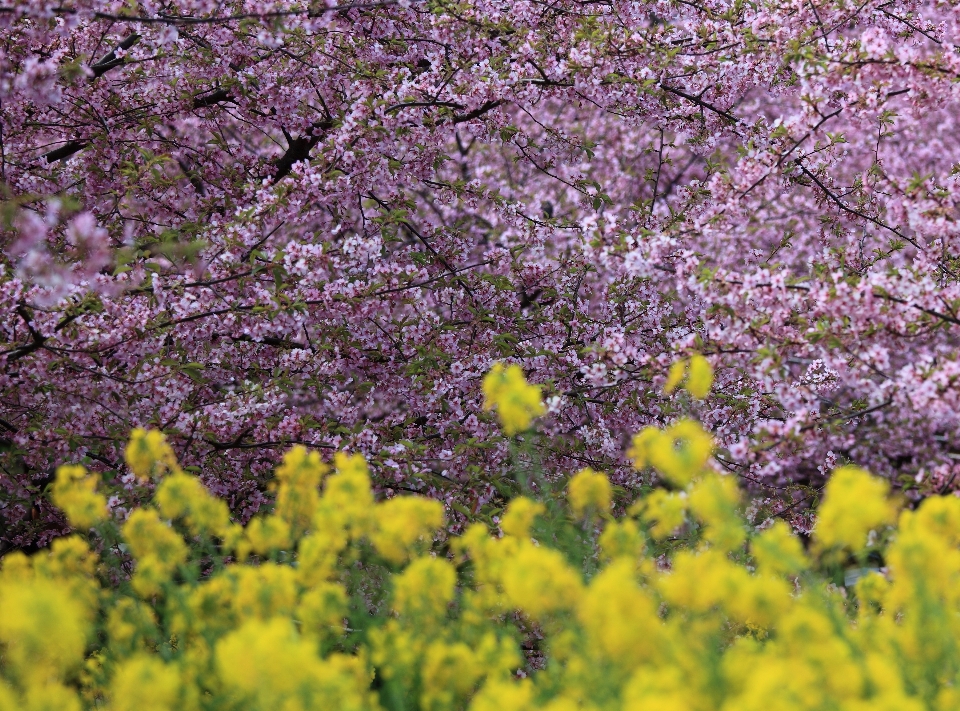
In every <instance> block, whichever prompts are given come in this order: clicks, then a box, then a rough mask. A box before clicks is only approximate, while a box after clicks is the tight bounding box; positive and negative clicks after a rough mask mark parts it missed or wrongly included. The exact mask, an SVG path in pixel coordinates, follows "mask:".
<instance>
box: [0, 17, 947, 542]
mask: <svg viewBox="0 0 960 711" xmlns="http://www.w3.org/2000/svg"><path fill="white" fill-rule="evenodd" d="M958 37H960V3H958V2H956V0H863V1H862V2H856V3H854V2H851V1H850V0H803V1H800V0H792V1H785V0H756V1H753V2H742V1H741V0H710V1H709V2H686V1H680V0H629V1H628V0H609V1H607V2H601V3H584V2H580V1H579V0H558V1H557V2H551V3H549V4H547V5H544V4H543V3H542V2H538V1H536V0H516V1H514V0H469V1H461V0H403V1H397V2H394V1H393V0H386V1H383V2H381V1H377V2H346V1H343V2H339V3H333V2H328V3H323V2H312V1H310V2H307V1H306V0H223V1H221V2H211V1H210V0H166V1H165V2H163V3H156V2H122V1H121V0H71V1H70V2H55V1H53V0H30V1H29V2H12V3H10V2H8V3H6V4H5V5H4V6H3V7H0V195H2V198H3V202H2V205H0V467H2V472H3V473H2V476H0V530H2V533H0V547H2V549H3V550H6V549H9V548H12V547H17V546H36V545H44V544H45V543H47V542H49V540H51V539H52V538H53V537H54V536H56V535H59V534H60V533H62V532H63V531H64V530H65V522H64V520H63V519H62V517H61V516H60V514H59V513H58V511H57V510H56V509H55V508H54V507H53V506H52V505H51V504H50V502H49V500H48V499H47V498H45V497H44V496H43V491H44V489H45V488H46V487H47V486H48V485H49V484H51V483H52V481H53V478H54V471H53V469H54V467H53V465H52V463H53V462H59V461H80V462H82V463H83V464H84V465H85V466H87V467H88V468H91V469H95V470H96V471H98V472H100V473H101V474H103V476H104V477H105V479H106V480H107V481H108V482H109V483H110V484H111V485H114V489H116V490H117V493H114V494H113V495H114V496H117V497H118V498H119V501H115V502H113V504H111V505H112V506H113V507H114V508H117V507H119V508H123V509H129V508H131V507H134V506H136V505H137V504H139V503H141V502H142V501H143V500H144V497H145V496H146V493H145V492H142V491H140V490H139V489H138V488H137V485H136V481H135V477H133V475H132V472H131V470H130V469H129V467H128V466H127V464H126V462H125V460H124V458H123V444H124V442H125V441H126V437H127V434H128V433H129V431H131V430H132V429H134V428H137V427H141V428H144V429H150V428H152V429H157V430H161V431H163V433H164V434H165V435H166V436H167V437H168V440H169V442H170V443H171V446H172V447H173V448H174V450H175V452H176V453H177V456H178V458H179V460H180V461H181V462H182V463H183V466H184V467H185V468H188V469H189V471H192V472H196V473H198V474H199V475H200V477H201V478H202V480H203V483H204V485H205V486H207V487H209V488H210V489H211V490H213V491H215V493H216V494H217V495H218V496H221V497H222V498H223V499H224V500H225V501H226V502H227V503H228V505H229V507H230V510H231V512H232V513H233V514H235V515H237V516H238V517H239V518H238V520H241V521H246V520H248V519H249V518H250V517H251V516H253V515H254V514H255V513H256V512H257V511H258V510H259V508H260V507H261V506H262V505H264V504H265V503H266V502H268V501H269V500H270V492H269V490H268V484H269V482H270V479H271V476H270V473H271V472H272V471H273V469H274V467H275V466H276V465H277V464H278V463H279V460H280V456H281V453H282V452H284V451H286V450H287V449H289V448H290V447H291V446H293V445H295V444H302V445H305V446H309V447H312V448H315V449H319V450H322V451H326V452H332V451H336V450H340V449H345V448H347V449H350V450H351V451H357V452H361V453H363V454H364V456H365V457H366V459H367V461H368V462H369V464H370V469H371V472H372V476H373V481H374V486H375V489H376V490H377V491H378V492H383V493H391V492H395V491H401V490H406V489H413V490H415V491H419V492H422V493H424V494H427V495H430V496H432V497H434V498H436V499H438V500H443V501H448V500H452V499H456V503H457V505H458V507H460V508H462V509H465V510H467V511H485V510H487V509H489V508H490V507H491V506H495V505H496V498H497V495H498V491H497V479H498V477H500V476H502V475H503V474H504V472H506V471H507V469H509V467H510V448H511V445H510V441H509V440H510V438H509V436H507V437H504V434H505V433H504V431H503V430H502V429H501V428H499V427H497V426H496V422H495V420H494V419H493V418H492V417H491V416H490V414H489V413H488V412H485V411H484V408H483V401H484V393H483V392H482V387H481V379H482V377H483V374H484V373H486V372H487V371H488V370H489V369H490V367H491V366H492V365H493V363H495V362H498V361H501V360H502V361H505V362H506V363H509V364H512V365H516V366H518V367H520V368H522V369H523V371H524V372H525V373H527V374H528V375H529V377H530V378H531V381H532V382H533V383H535V384H536V385H538V386H540V387H542V389H543V394H544V396H545V398H546V401H545V407H546V409H547V411H548V413H547V416H546V417H545V418H544V420H543V424H542V428H541V432H540V436H539V438H538V440H537V442H535V443H533V446H534V447H535V448H536V449H537V452H538V454H539V456H541V457H542V458H543V460H544V461H545V463H546V464H547V466H548V468H549V469H550V470H551V471H557V472H560V471H567V470H570V469H572V468H574V467H578V466H583V465H589V466H592V467H593V468H594V469H596V470H598V471H601V470H602V471H605V472H607V473H608V474H609V476H610V478H611V480H612V481H613V482H614V483H615V484H616V485H617V486H621V487H625V488H628V489H630V490H631V491H632V492H633V493H634V495H636V494H638V493H639V492H640V491H641V490H642V489H643V487H644V486H646V485H648V484H649V483H650V481H649V480H647V479H644V478H643V477H642V476H640V475H638V474H637V473H636V472H635V470H634V469H633V468H632V467H631V465H630V463H629V462H628V461H627V460H626V459H625V458H624V457H623V456H622V455H623V451H624V449H625V444H626V442H627V440H628V439H629V438H630V437H631V436H632V434H633V433H635V432H637V431H639V430H641V429H642V428H643V427H646V426H652V427H663V426H666V425H668V424H669V423H670V422H672V421H673V420H675V419H676V418H677V417H679V416H683V415H695V416H696V417H697V418H698V419H699V420H700V421H702V422H703V423H704V425H705V426H706V427H707V429H709V430H710V431H711V433H712V434H713V436H714V437H715V439H716V441H717V442H718V444H719V446H720V447H721V449H722V450H723V451H722V453H721V455H722V460H721V461H722V462H723V466H725V467H727V468H728V469H729V470H730V471H732V472H736V473H738V474H740V475H741V481H742V482H744V483H748V484H749V486H750V487H751V488H753V489H754V490H756V491H758V492H763V493H764V495H765V496H766V497H767V498H768V499H769V500H768V501H767V502H765V503H764V504H763V507H764V508H765V509H767V510H769V511H770V512H771V513H777V514H782V515H784V516H786V517H789V518H790V519H791V522H792V523H793V524H795V525H798V526H801V527H803V526H804V525H807V524H808V523H809V519H808V518H804V517H803V516H802V515H801V514H803V511H804V510H805V509H807V508H809V506H810V504H811V502H813V501H814V500H815V499H816V492H817V490H818V488H819V486H820V485H821V484H822V483H823V481H824V479H825V477H826V476H827V474H828V473H829V471H830V470H831V469H832V468H833V467H834V466H836V465H842V464H846V463H851V462H856V463H859V464H861V465H863V466H867V467H869V468H870V469H871V470H872V471H875V472H876V473H877V474H878V475H879V476H882V477H884V478H887V479H888V480H894V481H895V482H896V483H897V484H898V485H899V486H901V487H903V488H905V489H908V490H909V491H910V492H913V493H911V496H913V495H926V494H930V493H937V492H946V491H948V490H951V489H954V488H956V487H957V486H958V484H960V476H958V475H960V460H958V454H957V451H956V448H955V442H956V440H957V437H958V435H960V415H958V413H960V385H958V384H960V377H958V376H960V359H958V354H957V337H956V335H955V329H956V328H957V327H958V324H960V277H958V273H960V266H958V265H960V248H958V243H957V242H958V234H960V232H958V227H957V224H958V223H957V218H958V214H960V189H958V180H960V172H958V171H957V169H956V166H957V165H958V164H960V142H958V140H957V136H958V135H960V130H958V126H957V121H958V118H957V117H958V116H960V110H958V105H960V84H958V83H957V81H956V78H957V76H958V72H960V59H958V57H960V53H958V51H957V47H958ZM955 250H956V251H955ZM695 351H696V352H699V353H701V354H703V356H704V358H705V361H698V360H693V359H692V355H691V354H692V353H693V352H695ZM681 356H682V357H685V358H688V360H687V361H685V363H686V365H687V368H686V369H684V372H683V373H681V372H680V370H681V369H682V368H680V367H679V366H678V370H674V371H673V372H671V371H670V364H671V363H673V362H674V361H676V359H677V358H678V357H681ZM707 365H708V366H709V367H710V368H711V369H713V370H715V371H716V374H717V380H718V385H717V388H716V389H715V392H714V394H713V395H712V396H710V397H708V398H705V399H697V398H696V397H693V398H692V400H691V398H689V397H687V395H688V394H693V391H692V390H691V391H683V392H685V393H687V394H682V393H681V392H680V391H677V390H675V389H674V388H667V391H668V392H665V390H664V388H663V385H664V384H665V383H668V382H669V383H670V384H671V385H673V384H675V381H676V380H677V378H681V380H682V379H683V378H684V377H686V378H688V379H689V380H690V382H691V384H694V385H695V383H696V382H697V379H698V378H700V377H702V374H703V373H704V372H706V369H705V366H707ZM694 389H696V388H695V387H694ZM520 411H522V407H521V410H520ZM521 424H522V421H521ZM124 487H125V488H124ZM120 489H123V491H119V490H120ZM799 501H802V502H804V503H802V504H799V505H798V503H797V502H799ZM458 510H459V509H454V511H458ZM451 516H453V517H455V518H456V517H459V516H460V514H458V513H451ZM464 521H465V519H459V518H458V521H457V523H458V524H462V523H463V522H464Z"/></svg>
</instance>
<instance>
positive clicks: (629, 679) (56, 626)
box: [0, 422, 960, 711]
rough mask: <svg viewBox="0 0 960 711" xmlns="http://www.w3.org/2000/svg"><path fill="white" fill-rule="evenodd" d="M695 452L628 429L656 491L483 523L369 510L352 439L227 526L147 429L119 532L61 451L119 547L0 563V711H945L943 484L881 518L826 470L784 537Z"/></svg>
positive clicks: (947, 648)
mask: <svg viewBox="0 0 960 711" xmlns="http://www.w3.org/2000/svg"><path fill="white" fill-rule="evenodd" d="M138 437H139V438H140V440H142V441H144V442H150V441H156V439H155V438H153V439H151V438H150V437H148V436H144V435H138ZM138 446H139V445H138ZM151 446H153V445H151ZM710 447H711V444H710V438H709V436H708V435H707V434H706V433H704V432H703V431H702V430H700V429H699V426H698V425H696V424H695V423H692V422H682V423H678V424H677V425H674V426H673V427H671V428H668V429H667V430H665V431H659V430H650V431H645V432H644V433H641V435H638V438H637V440H636V441H635V442H634V447H633V451H632V453H631V456H632V457H633V458H634V459H635V461H636V462H637V463H638V464H639V465H641V466H653V467H655V468H657V469H658V471H659V473H660V474H661V476H663V478H664V479H665V480H666V481H668V482H669V483H670V484H671V490H669V491H668V490H664V489H658V490H655V491H654V492H652V493H651V494H649V495H647V496H645V497H643V498H641V499H640V501H638V502H636V503H635V504H634V505H633V506H631V507H630V508H629V509H628V513H627V515H626V516H622V517H619V518H617V517H614V516H613V515H611V513H610V512H611V485H610V482H609V481H607V479H606V477H605V476H604V475H602V474H599V473H597V472H594V471H591V470H584V471H581V472H579V473H578V474H576V475H575V476H574V477H573V478H572V479H571V480H570V482H569V485H568V488H567V497H566V498H567V501H566V503H564V502H562V501H560V500H559V499H554V498H548V499H547V501H546V502H544V501H534V500H533V499H530V498H524V497H520V498H517V499H514V500H513V501H511V502H510V503H509V505H508V506H507V509H506V511H505V512H504V514H503V517H502V519H501V521H500V528H501V531H502V534H503V535H497V534H494V533H492V532H491V531H489V530H488V529H487V527H486V526H485V525H483V524H480V523H473V524H470V525H468V526H467V527H466V529H465V530H464V531H463V533H462V534H460V535H452V534H450V533H449V532H445V531H444V518H443V510H442V507H441V506H440V505H439V504H438V503H436V502H434V501H428V500H425V499H422V498H418V497H413V496H403V497H397V498H394V499H390V500H387V501H384V502H379V503H378V502H377V501H376V500H375V497H374V494H373V491H372V490H371V484H370V477H369V474H368V472H367V466H366V462H365V461H364V460H363V459H362V458H361V457H359V456H356V455H354V456H348V455H345V454H338V455H336V456H335V458H334V462H333V467H332V470H333V471H332V473H330V472H331V467H330V466H329V465H327V464H326V463H324V462H323V461H321V459H320V457H319V456H318V455H316V454H315V453H312V452H308V451H307V450H305V449H303V448H296V449H294V450H292V451H291V452H290V453H288V455H287V456H286V457H285V459H284V461H283V463H282V464H281V466H280V468H279V470H278V472H277V477H276V481H275V484H276V501H277V504H276V506H275V508H274V510H273V511H272V512H271V513H268V514H266V515H263V516H259V517H257V518H255V519H254V520H253V521H251V522H250V523H249V524H247V525H246V526H243V527H241V526H239V525H237V524H235V523H232V522H230V520H229V515H228V513H227V512H226V510H225V509H224V508H222V507H221V506H220V505H219V502H218V501H217V500H216V499H215V498H214V497H212V496H211V495H210V493H209V492H208V491H207V490H206V489H205V488H204V487H203V486H202V485H201V484H200V482H199V481H198V480H196V479H195V478H194V477H192V476H191V475H189V474H187V473H184V472H183V471H182V470H181V469H180V468H179V467H178V466H177V465H176V462H175V461H174V462H171V461H170V460H169V459H168V458H165V457H168V454H166V453H165V452H164V450H163V447H154V449H153V450H151V451H155V452H156V453H157V456H159V457H161V458H163V459H161V461H159V462H151V461H149V459H148V458H147V457H146V455H143V457H142V458H141V459H140V460H138V462H137V465H136V466H137V468H139V470H140V471H141V472H149V473H150V475H151V476H160V477H161V478H160V480H159V483H158V485H157V488H156V493H155V497H154V504H153V506H150V507H146V508H142V509H138V510H135V511H134V512H133V513H131V514H130V516H129V518H127V520H126V521H125V522H123V523H122V525H120V526H119V527H117V524H116V523H115V522H114V521H113V520H112V519H110V518H109V517H107V516H106V513H105V510H104V509H103V508H101V506H100V503H101V502H100V500H99V499H96V498H92V497H96V496H100V495H99V494H97V492H96V481H95V479H93V478H92V477H90V476H89V475H87V474H86V472H84V471H83V470H82V469H79V468H64V469H63V470H61V471H62V472H63V473H62V474H58V479H57V483H56V484H55V485H54V488H53V491H52V495H53V497H54V498H55V500H57V501H59V502H61V503H62V505H63V506H64V507H65V509H66V511H67V514H68V516H70V518H71V521H73V522H75V525H76V526H77V527H78V528H83V529H84V530H86V531H91V532H90V533H88V534H85V535H89V536H91V537H93V538H92V540H95V541H96V542H97V544H98V545H97V548H99V549H102V550H107V546H104V545H101V544H103V543H109V546H110V550H113V549H116V550H119V551H120V552H125V553H126V554H127V555H128V556H129V558H125V557H123V556H120V561H121V563H120V564H119V567H108V563H107V561H108V558H107V557H106V556H105V557H104V558H103V559H102V560H101V558H100V557H98V556H97V555H96V554H95V553H94V552H93V550H92V548H94V547H93V546H91V545H89V544H88V543H87V542H86V540H85V538H84V537H81V536H71V537H67V538H63V539H59V540H57V541H54V543H53V545H52V546H51V547H50V548H49V549H48V550H45V551H40V552H38V553H35V554H34V555H32V556H30V557H28V556H26V555H24V554H22V553H9V554H7V555H6V556H5V557H4V558H3V559H2V566H0V711H8V710H13V709H18V710H19V709H25V710H27V711H41V710H51V711H52V710H53V709H57V710H58V711H59V710H61V709H65V710H66V711H82V710H84V709H105V710H108V711H118V710H122V711H126V710H131V711H132V710H133V709H150V710H155V711H173V710H174V709H176V711H194V710H196V711H200V710H201V709H202V710H204V711H219V710H221V709H222V710H224V711H228V710H234V709H251V710H253V711H267V710H270V711H273V710H275V709H283V710H284V711H312V710H313V709H328V708H329V709H343V710H345V711H395V710H399V709H411V710H413V709H418V710H420V711H452V710H454V709H462V710H465V711H488V710H491V711H492V710H496V711H500V709H509V710H510V711H535V710H536V711H540V710H543V711H576V710H581V711H644V710H646V709H678V710H683V711H741V710H746V711H753V710H754V709H756V710H757V711H760V710H761V709H763V710H766V709H777V710H782V711H821V710H822V709H838V710H842V711H867V710H868V709H869V710H871V711H872V710H874V709H879V710H881V711H884V710H887V709H889V710H890V711H892V710H893V709H897V710H901V709H905V710H906V711H920V710H927V711H948V710H950V711H952V710H953V709H956V708H960V691H958V690H960V645H958V644H957V643H956V639H957V638H958V636H960V498H956V497H934V498H930V499H928V500H926V501H924V502H922V503H921V504H920V505H919V506H917V507H916V509H915V510H905V511H902V512H900V513H898V510H897V507H896V502H895V501H894V500H893V499H891V497H890V495H889V491H888V489H887V487H886V486H885V485H884V484H883V483H881V482H879V481H878V480H876V479H874V478H872V477H871V476H870V475H869V474H867V473H866V472H863V471H862V470H859V469H855V468H846V467H845V468H842V469H839V470H838V471H837V472H836V473H835V475H834V477H833V479H831V481H830V482H829V483H828V485H827V487H826V492H825V497H824V502H823V505H822V507H821V509H820V518H819V522H818V524H817V526H816V528H815V530H814V535H813V539H812V544H811V545H809V546H805V545H804V544H803V542H802V541H801V540H800V539H799V538H798V537H797V536H796V535H795V534H794V533H793V532H792V531H791V530H790V529H789V527H788V526H786V525H785V524H784V523H782V522H777V523H773V524H772V525H767V526H764V527H762V530H760V531H757V530H754V529H753V528H752V527H750V526H748V525H747V523H746V521H745V520H744V519H743V516H742V513H741V512H742V510H743V507H744V506H745V504H746V502H745V501H744V497H743V495H742V493H741V492H740V491H739V489H738V488H737V486H736V484H735V481H734V479H733V478H731V477H729V476H724V475H722V474H720V473H718V472H717V471H714V470H713V469H712V467H711V464H710V462H709V452H710ZM141 455H142V452H141V454H140V455H138V456H141ZM90 482H93V484H91V483H90ZM90 501H93V502H94V504H95V505H91V504H90ZM591 512H593V513H595V514H601V515H599V516H597V515H594V516H592V517H589V514H590V513H591ZM81 522H82V524H84V525H81ZM91 523H95V524H96V527H95V528H93V529H91V528H90V527H89V526H88V525H86V524H91ZM534 524H536V532H537V535H536V537H535V538H534V537H532V531H533V530H534ZM111 527H113V528H114V529H115V530H113V531H112V532H111ZM571 541H573V542H577V541H579V543H577V544H576V545H573V544H572V543H570V542H571ZM568 544H569V545H568ZM845 568H847V570H845ZM845 573H846V575H845ZM853 573H855V575H853ZM845 578H846V579H847V580H848V581H850V582H848V583H847V585H848V587H846V588H845V587H841V586H840V585H839V582H840V581H843V580H844V579H845ZM854 578H856V580H855V582H854ZM534 662H536V663H534ZM520 672H522V673H520ZM521 677H525V678H521Z"/></svg>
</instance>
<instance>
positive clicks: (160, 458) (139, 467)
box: [123, 427, 180, 479]
mask: <svg viewBox="0 0 960 711" xmlns="http://www.w3.org/2000/svg"><path fill="white" fill-rule="evenodd" d="M123 456H124V459H126V461H127V466H128V467H130V471H132V472H133V473H134V474H136V475H137V476H138V477H140V478H141V479H149V478H150V477H153V476H162V475H164V474H166V473H168V472H176V471H179V470H180V465H179V464H177V457H176V455H175V454H174V453H173V449H172V448H171V447H170V445H169V443H168V442H167V438H166V437H165V436H164V434H163V433H162V432H160V431H158V430H145V429H141V428H139V427H138V428H137V429H135V430H134V431H133V432H131V433H130V442H129V443H128V444H127V447H126V449H125V450H124V452H123Z"/></svg>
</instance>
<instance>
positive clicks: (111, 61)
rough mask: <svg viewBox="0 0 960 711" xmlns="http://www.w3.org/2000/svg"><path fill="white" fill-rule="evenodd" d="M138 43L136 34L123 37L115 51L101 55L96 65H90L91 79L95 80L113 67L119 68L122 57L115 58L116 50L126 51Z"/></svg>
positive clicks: (138, 36) (138, 39)
mask: <svg viewBox="0 0 960 711" xmlns="http://www.w3.org/2000/svg"><path fill="white" fill-rule="evenodd" d="M139 41H140V35H138V34H137V33H136V32H134V33H133V34H130V35H127V36H126V37H124V38H123V41H122V42H120V44H119V45H118V46H117V48H116V49H113V50H111V51H110V52H108V53H107V54H105V55H103V56H102V57H101V58H100V61H98V62H97V63H96V64H91V65H90V69H91V71H92V72H93V78H94V79H97V78H99V77H101V76H103V75H104V74H106V73H107V72H109V71H110V70H111V69H113V68H114V67H119V66H120V65H121V64H123V57H118V56H117V50H120V49H122V50H128V49H130V48H131V47H133V46H134V45H135V44H136V43H137V42H139Z"/></svg>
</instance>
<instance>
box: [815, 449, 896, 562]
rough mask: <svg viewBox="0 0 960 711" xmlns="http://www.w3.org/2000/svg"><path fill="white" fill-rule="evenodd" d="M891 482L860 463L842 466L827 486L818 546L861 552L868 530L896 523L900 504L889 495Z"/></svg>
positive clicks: (817, 532)
mask: <svg viewBox="0 0 960 711" xmlns="http://www.w3.org/2000/svg"><path fill="white" fill-rule="evenodd" d="M889 492H890V485H889V484H887V482H885V481H883V480H882V479H877V478H876V477H873V476H871V475H870V474H869V473H868V472H866V471H864V470H863V469H860V468H858V467H853V466H846V467H840V468H839V469H836V470H835V471H834V472H833V475H832V476H831V477H830V480H829V481H828V482H827V486H826V488H825V490H824V497H823V503H822V504H821V505H820V508H819V510H818V511H817V523H816V527H815V528H814V531H813V536H814V541H815V543H816V546H817V548H818V549H820V550H823V551H826V550H831V549H849V550H852V551H854V552H859V551H860V550H862V549H863V548H864V547H865V546H866V545H867V534H868V533H869V532H870V531H872V530H877V529H880V528H882V527H884V526H886V525H889V524H892V523H893V522H894V521H895V518H896V508H895V507H894V505H893V502H891V501H890V499H889V498H888V494H889Z"/></svg>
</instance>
